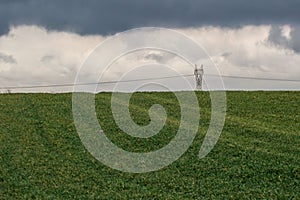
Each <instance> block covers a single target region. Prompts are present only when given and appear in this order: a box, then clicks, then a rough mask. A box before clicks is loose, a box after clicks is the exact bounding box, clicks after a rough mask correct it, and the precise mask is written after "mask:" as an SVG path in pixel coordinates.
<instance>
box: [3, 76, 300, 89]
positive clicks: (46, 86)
mask: <svg viewBox="0 0 300 200" xmlns="http://www.w3.org/2000/svg"><path fill="white" fill-rule="evenodd" d="M193 76H194V74H186V75H177V76H164V77H157V78H143V79H131V80H120V81H103V82H90V83H66V84H52V85H51V84H49V85H28V86H8V87H0V89H2V90H3V89H4V90H10V89H34V88H52V87H72V86H84V85H100V84H101V85H106V84H114V83H128V82H140V81H150V80H162V79H172V78H180V77H193ZM204 76H214V77H222V78H234V79H248V80H263V81H283V82H300V80H297V79H278V78H262V77H246V76H228V75H222V76H219V75H216V74H204Z"/></svg>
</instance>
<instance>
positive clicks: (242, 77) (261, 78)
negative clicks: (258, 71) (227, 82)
mask: <svg viewBox="0 0 300 200" xmlns="http://www.w3.org/2000/svg"><path fill="white" fill-rule="evenodd" d="M204 75H205V76H215V77H220V76H219V75H215V74H204ZM221 77H222V78H237V79H249V80H261V81H285V82H300V80H297V79H280V78H263V77H247V76H226V75H222V76H221Z"/></svg>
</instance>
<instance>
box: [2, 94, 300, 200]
mask: <svg viewBox="0 0 300 200" xmlns="http://www.w3.org/2000/svg"><path fill="white" fill-rule="evenodd" d="M111 95H112V94H111V93H100V94H98V95H97V96H96V99H95V102H96V112H97V116H98V120H99V122H100V123H101V126H102V128H103V130H104V132H105V134H106V135H107V137H108V138H109V139H110V140H111V141H112V142H113V143H115V144H116V145H118V146H119V147H121V148H123V149H125V150H127V151H132V152H149V151H153V150H156V149H160V148H162V147H163V146H165V145H166V144H168V142H170V140H171V139H172V138H173V137H174V136H175V135H176V131H177V130H178V127H179V124H180V107H179V105H178V101H177V100H176V97H175V95H174V94H173V93H165V92H143V93H134V94H133V96H132V98H131V100H130V114H131V117H132V119H133V120H134V121H135V122H136V123H137V124H139V125H147V124H148V123H149V119H150V118H149V115H148V110H149V108H150V107H151V106H152V105H153V104H160V105H162V106H163V107H164V108H165V110H166V112H167V114H168V119H167V121H166V124H165V126H164V127H163V129H162V130H161V131H160V133H158V134H157V135H155V136H153V137H150V138H147V139H141V138H133V137H130V136H129V135H127V134H125V133H124V132H122V130H120V129H119V128H118V126H117V125H116V123H115V122H114V119H113V116H112V112H111V107H110V99H111ZM226 95H227V114H226V122H225V126H224V128H223V132H222V134H221V137H220V138H219V140H218V142H217V144H216V145H215V147H214V148H213V150H212V151H211V152H210V153H209V154H208V155H207V156H206V157H205V158H203V159H199V158H198V153H199V150H200V147H201V144H202V142H203V138H204V136H205V134H206V131H207V129H208V125H209V122H210V116H211V108H210V98H209V93H208V92H197V97H198V100H199V105H200V108H201V115H200V116H201V120H200V125H199V130H198V133H197V135H196V138H195V140H194V142H193V143H192V145H191V146H190V148H189V149H188V150H187V151H186V152H185V153H184V154H183V156H182V157H180V158H179V159H178V160H176V161H175V162H173V163H172V164H171V165H169V166H167V167H165V168H163V169H161V170H159V171H155V172H150V173H142V174H134V173H125V172H120V171H117V170H114V169H111V168H109V167H107V166H105V165H104V164H102V163H101V162H99V161H98V160H96V159H95V158H94V157H93V156H92V155H91V154H90V153H89V152H88V151H87V150H86V149H85V147H84V145H83V144H82V143H81V140H80V138H79V136H78V133H77V132H76V129H75V125H74V121H73V116H72V94H70V93H69V94H3V95H0V199H66V198H71V199H124V198H126V199H175V198H176V199H202V198H205V199H250V198H251V199H300V92H241V91H239V92H227V93H226Z"/></svg>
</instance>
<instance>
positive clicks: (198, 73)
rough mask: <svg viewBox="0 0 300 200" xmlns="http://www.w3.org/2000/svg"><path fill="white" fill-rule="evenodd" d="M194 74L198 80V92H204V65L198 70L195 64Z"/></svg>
mask: <svg viewBox="0 0 300 200" xmlns="http://www.w3.org/2000/svg"><path fill="white" fill-rule="evenodd" d="M194 74H195V78H196V90H202V79H203V74H204V70H203V65H201V67H200V69H198V68H197V65H196V64H195V70H194Z"/></svg>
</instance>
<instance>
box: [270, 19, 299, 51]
mask: <svg viewBox="0 0 300 200" xmlns="http://www.w3.org/2000/svg"><path fill="white" fill-rule="evenodd" d="M282 29H283V28H282V27H280V26H276V25H273V26H272V27H271V29H270V33H269V37H268V40H269V41H270V42H271V43H273V44H275V45H278V46H281V47H283V48H286V49H290V50H293V51H294V52H296V53H300V37H299V36H300V26H294V27H293V29H292V31H291V33H290V39H287V38H286V37H284V36H283V35H282Z"/></svg>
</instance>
